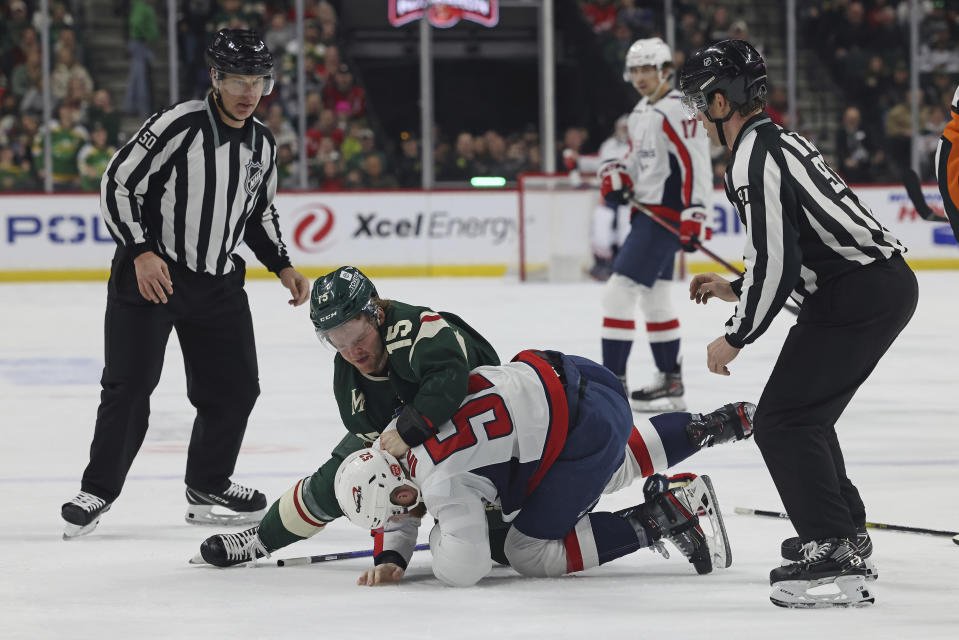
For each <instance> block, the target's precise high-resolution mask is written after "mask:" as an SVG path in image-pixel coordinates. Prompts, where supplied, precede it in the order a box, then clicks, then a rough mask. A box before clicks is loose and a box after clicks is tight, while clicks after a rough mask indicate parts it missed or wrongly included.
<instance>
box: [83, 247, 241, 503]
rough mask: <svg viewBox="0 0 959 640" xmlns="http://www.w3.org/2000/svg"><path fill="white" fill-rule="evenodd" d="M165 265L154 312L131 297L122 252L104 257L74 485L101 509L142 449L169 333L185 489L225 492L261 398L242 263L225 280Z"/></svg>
mask: <svg viewBox="0 0 959 640" xmlns="http://www.w3.org/2000/svg"><path fill="white" fill-rule="evenodd" d="M167 264H168V266H169V269H170V277H171V279H172V280H173V294H172V295H168V296H167V299H168V302H167V303H166V304H154V303H153V302H150V301H149V300H146V299H144V298H143V297H142V296H141V295H140V292H139V290H138V289H137V281H136V272H135V271H134V267H133V261H132V258H131V257H130V256H129V254H127V252H126V251H125V250H123V249H122V248H120V249H118V250H117V253H116V255H115V256H114V259H113V265H112V269H111V272H110V282H109V285H108V293H107V310H106V320H105V327H104V332H105V340H104V346H105V366H104V368H103V377H102V378H101V380H100V385H101V386H102V389H103V390H102V392H101V394H100V408H99V410H98V411H97V421H96V428H95V430H94V434H93V443H92V444H91V445H90V463H89V464H88V465H87V468H86V470H85V471H84V472H83V481H82V484H81V488H82V489H83V490H84V491H87V492H90V493H93V494H95V495H97V496H99V497H101V498H103V499H104V500H106V501H107V502H112V501H113V500H115V499H116V497H117V496H118V495H119V494H120V490H121V489H122V487H123V483H124V480H125V479H126V476H127V472H128V471H129V470H130V465H132V464H133V459H134V458H135V457H136V455H137V452H138V451H139V450H140V445H141V444H142V443H143V438H144V436H145V435H146V431H147V423H148V419H149V416H150V394H151V393H152V392H153V390H154V388H156V385H157V383H158V382H159V380H160V372H161V370H162V369H163V357H164V353H165V351H166V345H167V339H168V338H169V336H170V331H171V330H172V329H176V333H177V337H178V338H179V341H180V348H181V350H182V351H183V363H184V367H185V369H186V386H187V396H188V397H189V399H190V403H191V404H192V405H193V406H194V407H196V411H197V413H196V419H195V420H194V422H193V434H192V437H191V439H190V447H189V451H188V453H187V464H186V478H185V480H186V484H187V485H188V486H190V487H193V488H195V489H198V490H201V491H223V490H225V489H226V488H227V487H229V485H230V480H229V478H230V476H231V475H232V474H233V469H234V466H235V464H236V458H237V455H238V454H239V451H240V444H241V443H242V442H243V433H244V431H245V430H246V423H247V418H248V417H249V415H250V412H251V411H252V410H253V405H254V403H255V402H256V398H257V396H258V395H259V393H260V387H259V378H258V371H257V362H256V346H255V344H254V339H253V322H252V318H251V316H250V306H249V302H248V301H247V297H246V292H245V291H244V290H243V281H244V277H245V271H246V270H245V267H244V265H243V261H242V260H239V259H237V268H236V269H235V270H234V271H233V272H232V273H230V274H228V275H225V276H210V275H205V274H197V273H195V272H193V271H190V270H189V269H187V268H185V267H180V266H178V265H175V264H172V263H170V262H169V261H168V262H167Z"/></svg>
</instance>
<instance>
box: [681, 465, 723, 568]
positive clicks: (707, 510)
mask: <svg viewBox="0 0 959 640" xmlns="http://www.w3.org/2000/svg"><path fill="white" fill-rule="evenodd" d="M683 491H684V492H685V493H686V495H687V496H688V499H689V502H690V506H691V507H693V508H694V509H695V510H696V515H697V516H699V526H700V529H701V530H702V531H703V535H704V536H705V537H706V541H707V547H708V550H709V557H708V558H706V559H704V560H705V561H703V560H701V561H700V562H699V563H695V565H694V566H696V571H697V572H698V573H700V574H705V573H709V572H711V571H712V570H713V569H728V568H729V567H730V566H731V565H732V563H733V554H732V549H731V547H730V546H729V536H728V534H727V533H726V523H725V522H724V521H723V513H722V510H721V509H720V508H719V499H718V498H717V497H716V489H715V488H714V487H713V481H712V479H710V477H709V476H708V475H700V476H697V477H696V478H694V479H693V480H692V481H691V482H690V483H689V484H687V485H686V486H685V487H683Z"/></svg>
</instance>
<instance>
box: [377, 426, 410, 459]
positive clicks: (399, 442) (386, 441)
mask: <svg viewBox="0 0 959 640" xmlns="http://www.w3.org/2000/svg"><path fill="white" fill-rule="evenodd" d="M380 448H381V449H382V450H383V451H385V452H387V453H388V454H390V455H391V456H393V457H394V458H401V457H403V456H405V455H406V452H407V451H409V450H410V446H409V445H408V444H406V443H405V442H403V438H401V437H400V434H399V433H398V432H397V431H396V430H395V429H390V430H387V431H384V432H383V433H381V434H380Z"/></svg>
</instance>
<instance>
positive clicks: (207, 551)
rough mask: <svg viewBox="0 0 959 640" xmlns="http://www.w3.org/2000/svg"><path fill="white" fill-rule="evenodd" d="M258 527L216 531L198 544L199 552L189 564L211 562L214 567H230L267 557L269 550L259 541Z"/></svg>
mask: <svg viewBox="0 0 959 640" xmlns="http://www.w3.org/2000/svg"><path fill="white" fill-rule="evenodd" d="M259 531H260V528H259V527H252V528H250V529H247V530H245V531H241V532H239V533H218V534H217V535H215V536H210V537H209V538H207V539H206V540H204V541H203V544H201V545H200V553H198V554H196V555H195V556H193V557H192V558H191V559H190V564H211V565H213V566H215V567H232V566H235V565H238V564H243V563H244V562H253V563H254V564H256V561H257V559H258V558H264V557H266V558H269V557H270V551H269V550H268V549H267V548H266V545H264V544H263V542H261V541H260V536H259Z"/></svg>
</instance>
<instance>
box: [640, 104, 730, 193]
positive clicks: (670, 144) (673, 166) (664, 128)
mask: <svg viewBox="0 0 959 640" xmlns="http://www.w3.org/2000/svg"><path fill="white" fill-rule="evenodd" d="M681 98H682V94H681V93H680V92H678V91H676V90H675V89H673V90H671V91H670V92H669V93H667V94H666V95H665V96H663V97H662V98H660V99H659V100H657V101H656V102H655V103H654V104H650V103H649V100H648V99H646V98H643V99H642V100H640V101H639V103H638V104H637V105H636V108H635V109H633V111H632V113H630V114H629V120H628V127H629V140H630V149H629V152H628V153H627V155H626V157H625V161H626V164H627V166H628V167H629V170H630V174H631V175H632V178H633V188H634V192H635V194H636V198H637V199H638V200H639V201H640V202H642V203H644V204H647V205H654V206H661V207H665V208H668V209H671V210H673V211H682V210H683V209H685V208H687V207H691V206H701V207H706V208H708V207H709V206H710V205H711V200H712V161H711V159H710V155H709V138H708V137H707V136H706V131H705V129H704V128H703V126H702V123H700V122H698V121H697V120H690V119H689V118H687V117H686V113H685V111H684V110H683V107H682V104H681V103H680V99H681Z"/></svg>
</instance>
